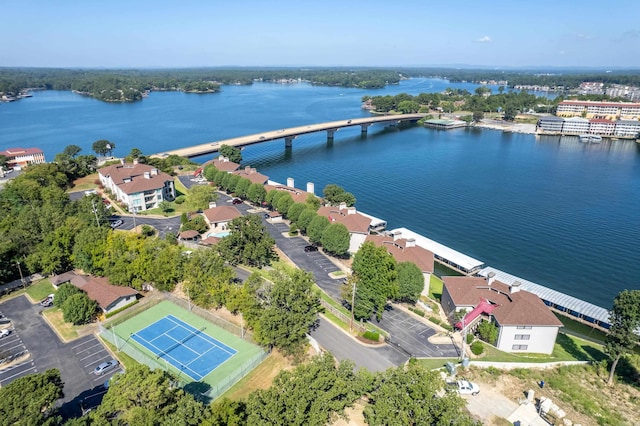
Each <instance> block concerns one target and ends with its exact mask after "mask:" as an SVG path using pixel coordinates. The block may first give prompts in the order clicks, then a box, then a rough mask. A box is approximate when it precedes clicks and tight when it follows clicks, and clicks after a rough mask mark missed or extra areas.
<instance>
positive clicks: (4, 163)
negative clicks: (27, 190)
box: [0, 155, 9, 170]
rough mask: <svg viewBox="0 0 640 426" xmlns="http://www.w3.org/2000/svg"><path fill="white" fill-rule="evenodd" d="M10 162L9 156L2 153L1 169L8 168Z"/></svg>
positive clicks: (0, 159)
mask: <svg viewBox="0 0 640 426" xmlns="http://www.w3.org/2000/svg"><path fill="white" fill-rule="evenodd" d="M8 164H9V158H7V156H6V155H0V169H2V170H6V169H7V165H8Z"/></svg>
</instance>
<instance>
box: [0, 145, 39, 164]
mask: <svg viewBox="0 0 640 426" xmlns="http://www.w3.org/2000/svg"><path fill="white" fill-rule="evenodd" d="M0 155H4V156H5V157H7V165H8V166H9V167H12V168H23V167H27V166H28V165H30V164H42V163H45V162H46V161H45V159H44V152H42V150H41V149H40V148H8V149H6V150H4V151H0Z"/></svg>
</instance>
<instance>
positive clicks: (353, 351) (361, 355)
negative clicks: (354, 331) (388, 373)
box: [310, 319, 409, 371]
mask: <svg viewBox="0 0 640 426" xmlns="http://www.w3.org/2000/svg"><path fill="white" fill-rule="evenodd" d="M310 335H311V337H313V338H314V339H316V340H317V341H318V343H319V344H320V346H322V347H323V348H324V349H325V350H327V351H329V352H331V353H332V354H333V355H334V356H335V357H336V358H337V359H339V360H341V361H342V360H351V361H353V362H354V363H355V365H356V367H358V368H366V369H367V370H370V371H384V370H386V369H388V368H391V367H396V366H398V365H401V364H403V363H405V362H406V361H407V360H408V359H409V357H408V356H406V355H404V354H403V353H401V352H398V351H397V350H395V349H393V348H391V347H389V346H387V345H382V346H380V347H378V348H375V347H369V346H365V345H363V344H361V343H359V342H356V341H354V340H353V338H352V337H351V336H348V335H346V334H345V333H344V332H343V331H342V330H340V329H339V328H338V327H336V326H335V325H333V324H332V323H331V322H329V321H325V320H323V319H320V325H319V326H318V327H317V328H316V329H315V330H313V331H312V332H311V333H310Z"/></svg>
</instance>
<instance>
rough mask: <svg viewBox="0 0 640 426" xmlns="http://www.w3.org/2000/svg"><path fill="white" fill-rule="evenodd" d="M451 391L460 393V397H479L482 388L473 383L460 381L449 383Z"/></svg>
mask: <svg viewBox="0 0 640 426" xmlns="http://www.w3.org/2000/svg"><path fill="white" fill-rule="evenodd" d="M448 385H449V389H450V390H452V391H454V392H458V393H459V394H460V395H474V396H475V395H477V394H479V393H480V386H478V385H476V384H475V383H472V382H470V381H468V380H458V381H456V382H453V383H449V384H448Z"/></svg>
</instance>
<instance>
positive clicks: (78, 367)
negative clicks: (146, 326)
mask: <svg viewBox="0 0 640 426" xmlns="http://www.w3.org/2000/svg"><path fill="white" fill-rule="evenodd" d="M0 310H1V312H2V314H4V315H5V316H6V317H7V318H9V319H10V320H11V321H12V324H13V327H14V331H13V332H12V335H10V336H9V337H6V338H5V339H9V338H11V339H14V340H11V342H14V344H16V345H18V344H21V345H22V346H24V347H25V348H26V349H27V350H28V351H29V353H30V354H31V359H29V360H27V361H26V362H24V363H22V364H19V365H13V366H11V367H9V368H6V369H2V370H0V384H1V385H3V386H4V385H6V384H7V383H10V382H11V381H13V380H15V379H17V378H19V377H23V376H26V375H28V374H34V373H42V372H44V371H46V370H49V369H51V368H57V369H58V370H60V375H61V377H62V381H63V382H64V389H63V391H64V397H63V398H62V399H61V400H59V404H60V411H61V414H62V415H63V417H65V418H70V417H77V416H79V415H80V414H81V405H80V404H81V402H82V401H83V400H85V399H87V398H90V399H95V398H92V397H94V396H95V395H99V394H101V393H103V391H104V389H102V386H101V385H102V384H103V383H104V382H105V381H106V380H108V379H109V377H111V376H112V375H113V374H115V373H116V372H118V371H121V369H120V368H117V369H113V370H111V371H110V372H109V373H107V374H104V375H102V376H96V375H95V374H93V369H94V368H95V367H96V366H97V365H98V364H100V363H101V362H104V361H107V360H109V359H111V358H112V355H111V353H110V352H109V351H108V350H107V349H106V348H105V347H104V345H102V343H101V342H100V341H99V340H98V339H97V338H96V337H95V336H94V335H90V336H85V337H82V338H79V339H76V340H74V341H72V342H69V343H64V342H62V341H61V340H60V339H59V338H58V336H57V335H56V334H55V333H54V332H53V331H52V329H51V328H50V327H49V326H48V325H47V323H46V322H45V320H44V319H43V318H42V315H41V311H42V308H41V307H40V306H39V305H38V304H35V305H32V304H31V303H29V301H28V299H27V298H26V296H19V297H15V298H13V299H9V300H7V301H5V302H3V303H1V304H0ZM3 340H4V339H3ZM0 343H4V342H3V341H2V340H0ZM16 349H21V347H19V346H18V347H16ZM85 408H86V407H85Z"/></svg>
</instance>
